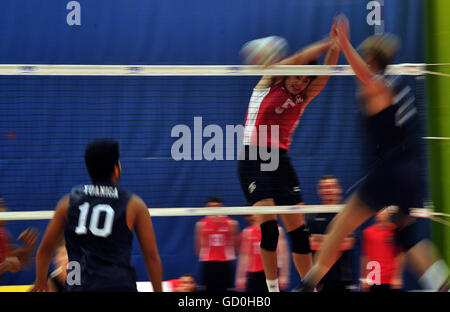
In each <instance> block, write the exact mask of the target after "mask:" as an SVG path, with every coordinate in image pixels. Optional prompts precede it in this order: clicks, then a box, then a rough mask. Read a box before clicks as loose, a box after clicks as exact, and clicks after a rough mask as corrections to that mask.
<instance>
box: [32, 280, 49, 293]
mask: <svg viewBox="0 0 450 312" xmlns="http://www.w3.org/2000/svg"><path fill="white" fill-rule="evenodd" d="M30 292H48V284H47V281H43V282H38V281H36V282H34V285H33V287H32V288H31V290H30Z"/></svg>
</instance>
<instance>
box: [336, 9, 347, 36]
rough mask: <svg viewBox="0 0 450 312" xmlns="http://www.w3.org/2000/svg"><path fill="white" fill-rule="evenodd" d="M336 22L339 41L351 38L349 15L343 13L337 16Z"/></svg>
mask: <svg viewBox="0 0 450 312" xmlns="http://www.w3.org/2000/svg"><path fill="white" fill-rule="evenodd" d="M335 24H336V35H337V37H338V38H339V41H342V40H344V39H349V38H350V23H349V21H348V19H347V17H346V16H345V15H343V14H340V15H338V16H336V18H335Z"/></svg>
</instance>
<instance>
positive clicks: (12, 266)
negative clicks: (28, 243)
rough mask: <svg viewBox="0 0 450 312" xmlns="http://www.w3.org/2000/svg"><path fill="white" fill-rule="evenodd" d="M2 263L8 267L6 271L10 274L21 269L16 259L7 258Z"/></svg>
mask: <svg viewBox="0 0 450 312" xmlns="http://www.w3.org/2000/svg"><path fill="white" fill-rule="evenodd" d="M4 263H6V264H7V265H8V271H9V272H12V273H16V272H19V271H20V268H21V267H22V265H21V263H20V260H19V258H17V257H7V258H6V259H5V261H4Z"/></svg>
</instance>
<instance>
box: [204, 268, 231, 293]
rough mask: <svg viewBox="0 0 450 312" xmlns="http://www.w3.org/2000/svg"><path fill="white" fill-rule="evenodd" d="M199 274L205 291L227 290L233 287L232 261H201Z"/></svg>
mask: <svg viewBox="0 0 450 312" xmlns="http://www.w3.org/2000/svg"><path fill="white" fill-rule="evenodd" d="M200 274H201V281H202V284H203V286H204V287H205V291H207V292H227V291H232V290H233V288H234V261H203V262H201V273H200Z"/></svg>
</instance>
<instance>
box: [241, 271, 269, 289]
mask: <svg viewBox="0 0 450 312" xmlns="http://www.w3.org/2000/svg"><path fill="white" fill-rule="evenodd" d="M246 291H247V292H259V293H266V292H269V290H268V289H267V283H266V275H265V274H264V271H258V272H247V289H246Z"/></svg>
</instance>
